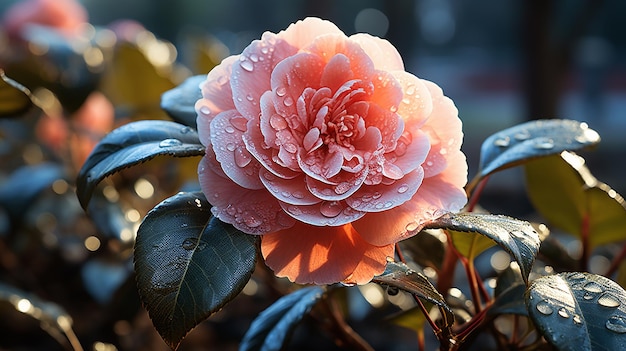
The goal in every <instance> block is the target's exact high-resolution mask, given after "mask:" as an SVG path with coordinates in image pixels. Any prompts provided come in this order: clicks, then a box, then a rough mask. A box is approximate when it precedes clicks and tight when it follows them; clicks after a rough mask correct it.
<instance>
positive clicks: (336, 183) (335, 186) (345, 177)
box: [306, 166, 368, 201]
mask: <svg viewBox="0 0 626 351" xmlns="http://www.w3.org/2000/svg"><path fill="white" fill-rule="evenodd" d="M367 170H368V169H367V166H365V167H363V168H361V170H360V171H359V172H357V173H350V172H341V173H339V174H338V175H337V176H335V177H333V178H331V180H332V184H328V183H326V182H321V181H319V180H317V179H315V178H312V177H310V176H308V175H307V177H306V186H307V189H308V190H309V191H310V192H311V194H313V195H315V196H316V197H317V198H320V199H322V200H327V201H338V200H343V199H346V198H348V197H350V196H352V194H354V193H355V192H356V191H357V190H359V188H360V187H361V185H363V182H364V181H365V178H366V177H367Z"/></svg>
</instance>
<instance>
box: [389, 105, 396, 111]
mask: <svg viewBox="0 0 626 351" xmlns="http://www.w3.org/2000/svg"><path fill="white" fill-rule="evenodd" d="M389 111H391V112H392V113H396V112H398V106H396V105H392V106H391V107H390V108H389Z"/></svg>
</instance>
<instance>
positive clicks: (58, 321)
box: [0, 283, 80, 350]
mask: <svg viewBox="0 0 626 351" xmlns="http://www.w3.org/2000/svg"><path fill="white" fill-rule="evenodd" d="M0 301H5V302H8V303H10V304H11V305H13V307H14V308H15V309H16V310H17V311H19V312H21V313H24V314H26V315H29V316H30V317H32V318H34V319H36V320H38V321H39V322H40V324H41V328H42V329H43V330H45V331H46V332H48V334H50V335H51V336H52V337H54V338H55V339H56V340H57V341H58V342H59V343H60V344H61V345H64V346H65V345H66V344H67V341H69V342H70V344H71V345H72V346H73V347H74V349H75V350H76V347H80V343H79V342H78V339H76V335H75V334H74V330H73V329H72V317H70V315H69V314H68V313H67V312H66V311H65V310H64V309H63V308H62V307H61V306H59V305H57V304H55V303H53V302H49V301H45V300H42V299H41V298H39V297H37V296H35V295H33V294H29V293H26V292H24V291H22V290H20V289H17V288H15V287H13V286H10V285H6V284H4V283H0ZM62 334H64V335H65V336H66V337H67V340H65V339H63V338H62V336H61V335H62Z"/></svg>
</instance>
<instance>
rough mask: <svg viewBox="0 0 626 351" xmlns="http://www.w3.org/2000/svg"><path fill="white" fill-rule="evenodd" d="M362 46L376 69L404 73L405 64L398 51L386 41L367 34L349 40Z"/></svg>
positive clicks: (351, 37)
mask: <svg viewBox="0 0 626 351" xmlns="http://www.w3.org/2000/svg"><path fill="white" fill-rule="evenodd" d="M349 39H350V40H351V41H355V42H357V43H358V44H359V46H361V48H362V49H363V51H365V53H367V55H368V56H369V57H370V59H371V60H372V62H373V63H374V67H376V69H380V70H385V71H397V70H399V71H404V63H403V62H402V57H401V56H400V53H398V50H396V48H395V47H394V46H393V45H391V43H390V42H388V41H387V40H385V39H381V38H378V37H374V36H371V35H369V34H366V33H357V34H354V35H351V36H350V38H349Z"/></svg>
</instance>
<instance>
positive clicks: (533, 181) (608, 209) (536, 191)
mask: <svg viewBox="0 0 626 351" xmlns="http://www.w3.org/2000/svg"><path fill="white" fill-rule="evenodd" d="M525 171H526V184H527V190H528V196H529V198H530V200H531V202H532V204H533V206H534V207H535V209H536V210H537V211H538V212H539V213H540V214H541V215H542V216H543V217H544V218H545V219H546V220H547V221H548V222H549V223H550V225H551V226H555V227H558V228H561V229H562V230H564V231H566V232H567V233H570V234H572V235H575V236H578V237H579V238H582V236H583V231H584V230H586V231H587V238H588V240H589V244H590V245H591V248H594V247H597V246H599V245H604V244H607V243H611V242H617V241H621V240H624V239H626V233H625V232H624V231H623V230H622V228H624V227H626V202H625V201H624V198H622V197H621V196H620V195H619V194H618V193H617V192H615V190H613V189H611V188H610V187H609V186H608V185H606V184H603V183H601V182H599V181H598V180H597V179H596V178H595V177H594V176H593V175H592V174H591V172H590V171H589V169H588V168H587V167H586V166H585V161H584V159H583V158H582V157H580V156H578V155H576V154H574V153H571V152H563V153H562V154H561V155H555V156H552V157H548V158H544V159H539V160H535V161H533V162H530V163H528V164H526V166H525Z"/></svg>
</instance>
